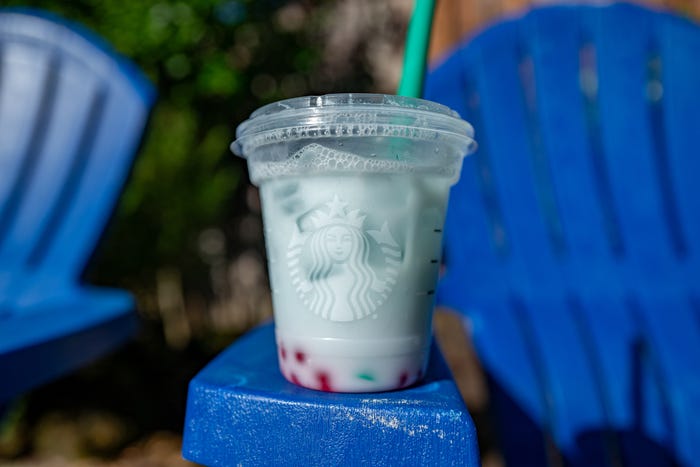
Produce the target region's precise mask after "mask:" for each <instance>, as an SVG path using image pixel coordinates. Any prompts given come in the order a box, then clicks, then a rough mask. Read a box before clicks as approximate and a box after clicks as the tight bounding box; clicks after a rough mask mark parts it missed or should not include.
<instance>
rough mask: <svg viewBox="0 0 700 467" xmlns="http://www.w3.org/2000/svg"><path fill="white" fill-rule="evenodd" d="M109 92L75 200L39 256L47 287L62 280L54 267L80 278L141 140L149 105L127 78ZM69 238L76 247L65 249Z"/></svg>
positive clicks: (67, 276)
mask: <svg viewBox="0 0 700 467" xmlns="http://www.w3.org/2000/svg"><path fill="white" fill-rule="evenodd" d="M105 92H106V93H107V94H106V95H105V97H104V107H103V108H102V110H101V111H100V112H101V114H102V119H101V122H100V125H99V126H95V127H94V131H95V135H94V141H93V142H92V143H91V146H92V150H91V153H90V156H89V159H88V160H87V161H86V164H85V166H84V167H83V169H82V173H81V174H80V177H78V180H76V182H77V183H78V185H77V186H76V187H75V188H74V193H73V194H72V195H71V198H72V201H71V204H70V205H66V206H64V207H63V216H62V219H60V220H61V222H60V224H57V225H56V229H55V231H54V233H53V238H52V239H51V244H50V245H47V246H46V247H45V255H44V256H43V258H41V259H37V260H36V268H37V270H38V272H37V273H38V274H39V275H40V276H41V277H42V280H41V281H40V282H42V283H44V285H42V288H45V287H46V286H47V284H51V283H52V282H53V281H56V280H60V279H61V278H60V277H59V276H56V275H55V273H54V271H55V270H62V271H65V272H66V275H65V276H63V279H65V278H73V280H75V279H76V278H78V277H79V275H80V273H81V272H82V270H83V268H84V267H85V264H86V262H87V260H88V259H89V257H90V254H91V253H92V251H93V250H94V248H95V245H96V242H97V240H98V239H99V237H100V235H101V233H102V230H103V229H104V226H105V223H106V221H107V219H108V218H109V216H110V215H111V212H112V210H113V209H114V205H115V202H116V195H117V193H119V191H120V190H121V189H122V187H123V185H124V182H125V180H126V177H127V175H128V173H129V169H130V161H131V158H132V155H133V153H134V151H135V150H136V148H137V146H138V144H139V142H140V131H139V130H140V129H141V128H143V125H144V123H145V119H146V118H147V116H148V107H147V106H146V105H145V103H144V102H143V101H142V100H141V98H140V97H139V96H138V94H136V93H134V92H133V91H132V90H131V89H130V88H129V86H128V85H125V84H123V83H119V82H115V83H112V85H111V86H110V87H109V88H107V90H106V91H105ZM68 243H70V244H71V245H72V246H71V248H70V249H66V248H64V245H66V244H68ZM32 290H34V289H32ZM33 295H34V292H33V291H30V292H28V296H33Z"/></svg>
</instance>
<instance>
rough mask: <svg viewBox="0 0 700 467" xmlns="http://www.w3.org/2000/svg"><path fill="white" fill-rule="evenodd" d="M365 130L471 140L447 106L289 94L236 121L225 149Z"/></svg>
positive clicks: (243, 152) (242, 152)
mask: <svg viewBox="0 0 700 467" xmlns="http://www.w3.org/2000/svg"><path fill="white" fill-rule="evenodd" d="M358 125H359V126H358ZM359 127H362V128H364V129H370V133H367V132H366V130H365V131H364V132H363V131H362V129H361V128H360V129H359V130H358V128H359ZM371 129H374V130H375V132H376V131H377V129H380V131H379V133H382V132H383V135H385V136H401V137H407V138H413V139H427V138H432V137H434V135H435V133H436V132H437V133H439V134H442V135H444V136H449V137H453V138H457V139H462V140H464V143H465V147H466V148H467V151H466V152H470V151H471V150H472V149H473V147H474V145H475V144H474V129H473V128H472V126H471V125H470V124H469V123H467V122H466V121H464V120H462V119H461V118H460V116H459V114H458V113H457V112H455V111H454V110H452V109H450V108H449V107H447V106H444V105H442V104H438V103H436V102H432V101H428V100H425V99H418V98H415V97H404V96H396V95H389V94H363V93H345V94H326V95H323V96H304V97H295V98H292V99H286V100H282V101H279V102H274V103H271V104H267V105H265V106H263V107H260V108H259V109H257V110H256V111H254V112H253V113H252V114H251V116H250V118H248V120H246V121H244V122H243V123H241V124H240V125H239V126H238V128H237V129H236V138H237V139H236V140H235V141H234V142H233V143H232V144H231V150H232V151H233V152H234V153H235V154H236V155H239V156H242V157H246V156H247V152H248V149H250V148H254V147H256V146H258V145H261V144H268V143H274V142H276V141H282V140H294V139H301V138H306V137H309V136H311V137H322V136H331V137H338V136H340V137H343V136H345V137H352V136H366V135H368V134H371V133H372V132H371Z"/></svg>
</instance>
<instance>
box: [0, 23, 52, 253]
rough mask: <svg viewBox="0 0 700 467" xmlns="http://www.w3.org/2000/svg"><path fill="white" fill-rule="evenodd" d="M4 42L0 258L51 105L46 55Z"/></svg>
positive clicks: (1, 40)
mask: <svg viewBox="0 0 700 467" xmlns="http://www.w3.org/2000/svg"><path fill="white" fill-rule="evenodd" d="M6 39H7V38H6V37H5V36H4V35H0V47H1V48H0V52H1V53H2V55H1V57H2V61H1V62H0V258H4V256H3V252H4V251H7V249H6V248H4V247H3V243H4V241H5V237H6V235H7V231H8V230H9V229H10V227H11V225H12V224H13V222H14V221H15V219H14V215H15V213H16V211H17V209H18V206H19V205H20V203H21V200H22V196H23V191H24V187H25V185H26V182H27V179H28V178H30V177H31V175H32V172H33V169H34V161H35V160H36V158H37V152H38V151H39V150H40V143H41V141H40V139H39V138H37V137H39V136H41V135H39V133H43V128H42V127H43V126H45V125H46V123H47V122H48V118H47V115H44V116H43V117H40V115H41V114H42V112H43V113H44V114H46V112H47V111H50V108H49V107H50V106H51V105H52V100H53V98H52V94H53V90H52V87H53V84H52V66H51V63H52V56H51V54H50V53H49V52H48V51H47V50H45V49H41V48H38V47H36V46H33V45H31V44H28V43H26V42H20V43H17V42H8V41H7V40H6ZM28 77H31V78H28ZM18 155H21V157H19V156H18Z"/></svg>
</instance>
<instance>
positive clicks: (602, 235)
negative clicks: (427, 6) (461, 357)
mask: <svg viewBox="0 0 700 467" xmlns="http://www.w3.org/2000/svg"><path fill="white" fill-rule="evenodd" d="M698 57H700V29H699V28H698V27H697V26H696V25H694V24H692V23H691V22H690V21H687V20H684V19H681V18H679V17H676V16H673V15H670V14H666V13H662V12H658V11H653V10H648V9H646V8H642V7H639V6H633V5H629V4H613V5H609V6H604V7H601V6H575V5H562V6H553V7H545V8H541V9H538V10H534V11H532V12H530V13H529V14H527V15H525V16H523V17H521V18H516V19H512V20H508V21H504V22H502V23H499V24H498V25H496V26H493V27H491V28H489V29H488V30H486V31H484V32H483V33H482V34H479V35H478V36H476V37H475V38H473V39H472V40H470V42H469V43H468V44H466V45H463V46H462V47H461V48H460V49H459V50H458V51H456V52H455V53H454V54H452V55H451V56H450V57H449V58H448V59H447V61H445V62H444V63H442V64H440V66H439V67H438V68H437V69H436V70H434V72H433V73H432V74H431V75H430V76H429V77H428V81H427V85H426V88H427V91H426V97H427V98H428V99H432V100H436V101H440V102H443V103H445V104H447V105H449V106H451V107H452V108H454V109H456V110H457V111H458V112H459V113H460V114H461V115H462V116H463V117H464V118H465V119H467V120H468V121H470V122H472V123H473V125H474V127H475V133H476V138H477V141H478V143H479V146H480V147H479V150H478V151H477V153H476V154H475V155H474V156H473V157H471V158H468V159H467V160H466V161H465V165H464V170H463V173H462V178H461V180H460V182H459V184H458V185H457V186H456V187H455V189H454V190H453V195H452V200H451V204H450V209H449V213H448V218H447V226H446V230H445V244H446V253H445V256H446V271H447V273H446V276H445V279H444V280H443V282H442V287H441V289H440V294H439V295H438V297H439V300H441V301H442V302H443V303H445V304H448V305H452V306H455V307H457V308H460V307H461V306H463V305H465V304H466V303H470V304H471V305H477V306H478V304H479V303H480V302H481V301H484V302H486V301H488V300H489V299H490V297H493V296H495V295H504V294H506V295H507V294H512V293H515V294H518V295H525V296H536V295H538V294H550V293H552V291H556V290H565V291H569V292H572V293H574V294H580V295H584V296H587V295H591V294H595V295H600V294H606V293H611V294H619V293H626V292H627V291H628V290H631V289H649V288H653V289H655V290H659V291H673V290H676V289H678V288H683V289H685V290H691V293H690V298H689V299H690V300H697V295H694V294H695V293H696V292H693V291H697V290H698V285H699V284H698V283H699V282H700V281H699V278H700V188H699V186H700V185H699V184H698V182H697V177H698V174H700V157H697V149H696V147H697V144H698V143H697V137H698V134H699V133H698V129H700V93H699V92H698V91H697V85H698V83H700V60H698ZM467 284H468V285H469V287H466V285H467ZM466 289H468V290H466Z"/></svg>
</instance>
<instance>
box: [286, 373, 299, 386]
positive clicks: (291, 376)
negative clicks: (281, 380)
mask: <svg viewBox="0 0 700 467" xmlns="http://www.w3.org/2000/svg"><path fill="white" fill-rule="evenodd" d="M289 379H291V380H292V383H294V384H296V385H297V386H301V382H300V381H299V377H298V376H297V375H296V374H295V373H291V374H290V375H289Z"/></svg>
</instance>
